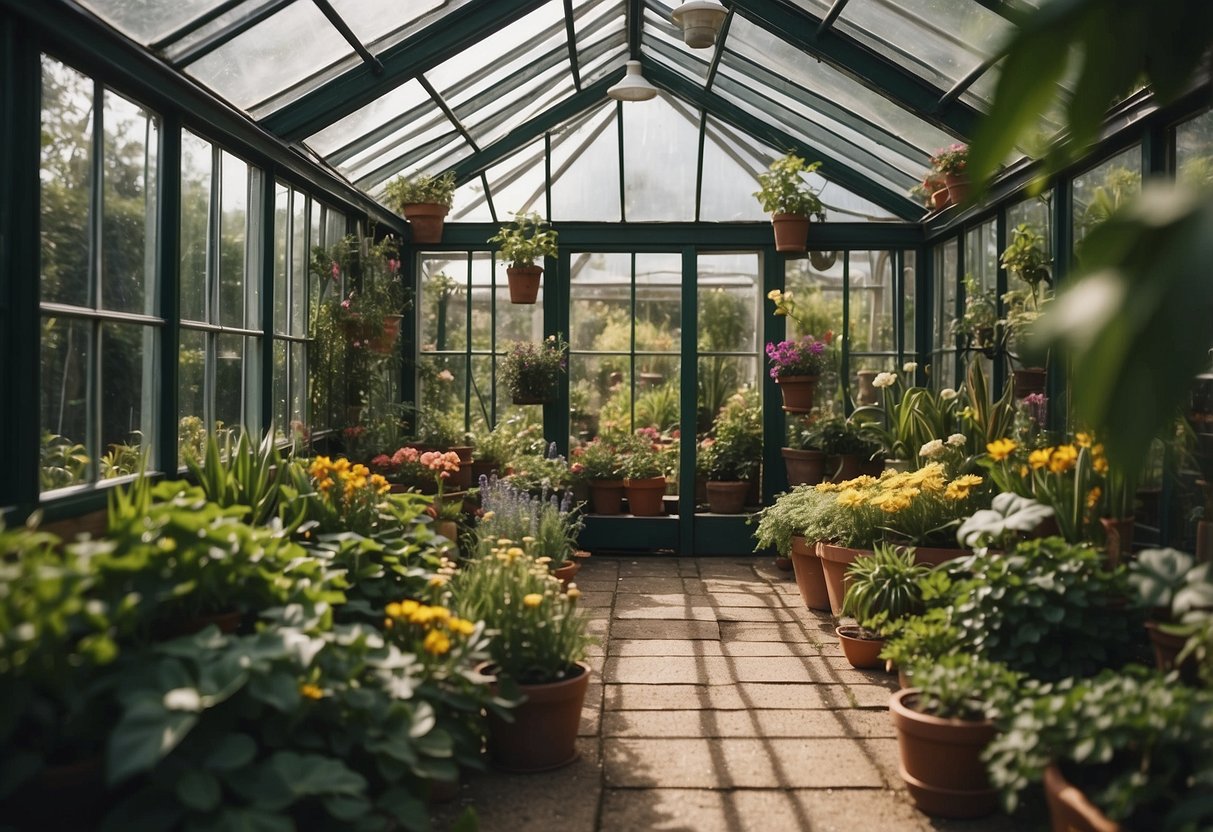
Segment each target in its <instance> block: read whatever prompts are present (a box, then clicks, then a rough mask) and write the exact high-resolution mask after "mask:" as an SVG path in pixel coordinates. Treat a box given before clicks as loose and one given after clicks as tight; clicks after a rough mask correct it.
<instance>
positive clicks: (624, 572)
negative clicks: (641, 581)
mask: <svg viewBox="0 0 1213 832" xmlns="http://www.w3.org/2000/svg"><path fill="white" fill-rule="evenodd" d="M619 575H620V577H623V578H628V577H632V578H635V577H638V576H640V575H646V576H649V577H674V578H676V577H678V575H679V570H678V561H676V560H673V559H671V558H642V559H638V560H623V561H619Z"/></svg>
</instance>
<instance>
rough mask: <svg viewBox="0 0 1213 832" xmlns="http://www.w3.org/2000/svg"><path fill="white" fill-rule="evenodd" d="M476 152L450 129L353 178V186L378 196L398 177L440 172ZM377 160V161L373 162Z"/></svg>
mask: <svg viewBox="0 0 1213 832" xmlns="http://www.w3.org/2000/svg"><path fill="white" fill-rule="evenodd" d="M474 152H475V151H474V150H473V149H472V146H471V145H470V144H468V143H467V141H466V140H465V139H464V138H463V136H461V135H460V134H459V133H458V132H456V131H454V130H452V131H450V132H449V133H444V134H442V135H441V136H438V137H437V138H435V139H433V140H432V141H429V142H427V143H426V144H424V145H421V146H420V147H417V148H414V149H413V150H412V151H411V152H409V153H408V154H406V155H404V156H399V157H396V158H393V159H392V160H390V161H387V162H385V163H384V164H382V165H379V166H378V167H374V168H372V169H370V170H368V171H367V173H366V174H364V175H363V176H362V177H360V178H358V179H356V180H355V181H354V184H355V185H357V186H358V187H360V188H362V189H363V190H368V191H369V190H371V189H372V188H373V189H374V193H376V194H378V193H381V192H382V190H383V187H382V185H383V183H384V182H385V181H386V180H388V179H391V178H392V177H394V176H399V175H401V174H404V175H409V176H411V175H412V174H414V173H418V172H422V173H439V172H441V171H444V170H446V169H447V168H449V167H450V166H451V165H455V164H458V163H459V162H462V161H463V160H464V159H466V158H467V157H469V156H471V155H472V153H474ZM376 161H377V160H376Z"/></svg>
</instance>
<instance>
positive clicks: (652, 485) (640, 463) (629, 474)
mask: <svg viewBox="0 0 1213 832" xmlns="http://www.w3.org/2000/svg"><path fill="white" fill-rule="evenodd" d="M621 450H622V451H623V464H622V466H621V467H622V470H623V493H624V496H625V497H627V498H628V508H629V510H630V511H631V513H632V514H633V515H635V516H637V517H659V516H661V515H662V514H664V513H665V507H664V506H663V505H662V498H663V497H664V496H665V485H666V480H665V469H664V468H663V467H662V464H661V461H662V458H661V451H660V449H659V448H657V447H655V446H654V445H653V443H652V442H651V441H650V440H649V439H647V438H646V437H644V436H640V435H638V434H632V436H631V437H630V438H629V439H628V441H627V442H626V444H624V446H623V447H622V449H621Z"/></svg>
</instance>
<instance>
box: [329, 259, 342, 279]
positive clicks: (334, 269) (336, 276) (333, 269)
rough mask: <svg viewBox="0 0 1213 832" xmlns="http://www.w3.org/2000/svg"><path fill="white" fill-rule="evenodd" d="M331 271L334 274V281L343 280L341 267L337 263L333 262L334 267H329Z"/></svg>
mask: <svg viewBox="0 0 1213 832" xmlns="http://www.w3.org/2000/svg"><path fill="white" fill-rule="evenodd" d="M329 271H330V272H332V274H333V280H340V279H341V267H340V266H339V265H337V261H336V260H334V261H333V265H332V266H330V267H329Z"/></svg>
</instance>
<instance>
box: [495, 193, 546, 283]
mask: <svg viewBox="0 0 1213 832" xmlns="http://www.w3.org/2000/svg"><path fill="white" fill-rule="evenodd" d="M557 239H558V235H557V233H556V231H554V230H553V229H552V227H551V225H550V224H548V221H547V220H545V219H543V217H541V216H539V214H537V213H535V212H534V211H532V212H529V213H517V214H515V215H514V221H513V222H511V223H507V224H506V225H503V226H502V227H501V230H500V231H498V232H497V234H496V236H493V237H490V238H489V242H490V243H497V244H498V245H500V246H501V261H502V262H503V263H506V264H508V265H507V266H506V270H505V273H506V277H507V278H508V280H509V282H510V303H534V302H535V300H536V299H537V298H538V297H539V281H540V278H541V277H542V276H543V266H540V265H537V264H536V262H535V261H536V260H538V259H540V258H541V257H555V256H556V254H557V248H556V242H557Z"/></svg>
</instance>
